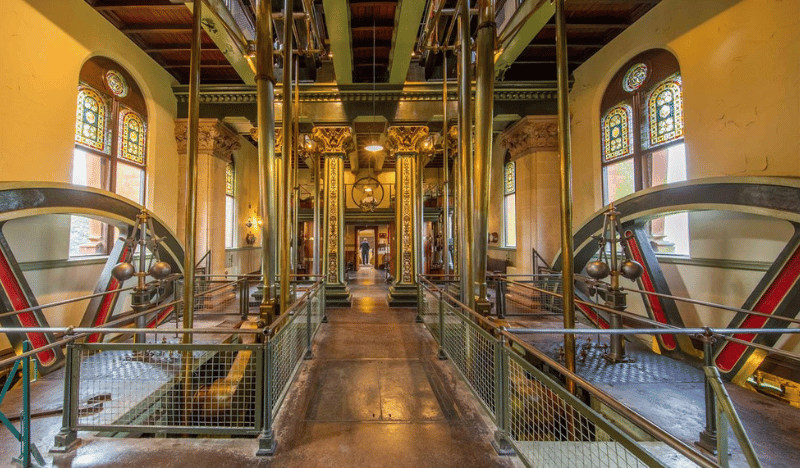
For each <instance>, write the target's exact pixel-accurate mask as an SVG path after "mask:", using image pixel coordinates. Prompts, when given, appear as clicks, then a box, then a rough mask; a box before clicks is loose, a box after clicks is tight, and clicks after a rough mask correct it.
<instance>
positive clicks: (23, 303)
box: [0, 249, 56, 366]
mask: <svg viewBox="0 0 800 468" xmlns="http://www.w3.org/2000/svg"><path fill="white" fill-rule="evenodd" d="M0 284H1V285H2V287H3V290H4V291H5V293H6V296H8V299H9V301H10V302H11V306H12V307H13V310H22V309H27V308H29V307H31V304H30V301H29V300H28V298H27V297H26V296H25V293H24V292H23V291H22V287H21V286H20V285H19V281H18V280H17V277H16V275H14V272H13V271H12V269H11V265H9V263H8V259H7V258H6V254H5V252H3V251H2V249H0ZM17 319H18V320H19V323H20V324H21V325H22V326H23V327H39V326H41V325H42V324H41V323H39V320H38V319H37V318H36V315H34V313H33V312H25V313H22V314H17ZM25 335H26V336H27V337H28V341H30V342H31V345H32V346H33V349H37V348H41V347H44V346H47V345H48V344H50V340H48V339H47V336H45V335H44V333H26V334H25ZM36 358H37V359H38V360H39V363H40V364H41V365H43V366H49V365H51V364H53V363H54V362H55V360H56V353H55V352H54V351H53V350H52V349H48V350H45V351H42V352H40V353H37V354H36Z"/></svg>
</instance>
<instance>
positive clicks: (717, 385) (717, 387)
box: [703, 366, 761, 468]
mask: <svg viewBox="0 0 800 468" xmlns="http://www.w3.org/2000/svg"><path fill="white" fill-rule="evenodd" d="M703 372H705V374H706V380H707V381H708V383H709V384H710V385H711V388H712V389H713V390H714V394H715V395H716V396H717V400H719V405H720V408H721V411H722V412H724V413H725V415H727V416H728V422H729V423H730V425H731V429H733V433H734V434H736V439H737V440H738V441H739V448H741V449H742V453H743V454H744V457H745V459H746V460H747V465H748V466H750V467H751V468H761V462H760V461H759V460H758V455H756V451H755V449H754V448H753V444H752V443H750V438H749V437H747V431H745V429H744V425H742V420H741V419H739V414H738V413H737V412H736V408H735V407H734V406H733V401H731V397H730V395H728V391H727V390H725V386H724V385H723V384H722V379H721V378H720V376H719V370H718V369H717V368H716V367H713V366H711V367H708V366H707V367H704V368H703ZM725 438H726V440H725V444H726V445H725V446H724V447H725V449H724V452H725V453H724V454H722V453H720V458H721V459H722V458H723V456H724V457H727V456H728V453H727V452H728V450H727V434H725Z"/></svg>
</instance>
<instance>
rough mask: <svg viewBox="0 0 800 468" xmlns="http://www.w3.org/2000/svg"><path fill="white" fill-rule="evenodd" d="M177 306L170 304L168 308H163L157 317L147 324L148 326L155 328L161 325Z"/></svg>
mask: <svg viewBox="0 0 800 468" xmlns="http://www.w3.org/2000/svg"><path fill="white" fill-rule="evenodd" d="M174 308H175V306H169V307H167V308H166V309H164V310H162V311H161V312H159V313H158V315H156V317H155V318H154V319H153V320H151V321H150V323H148V324H147V328H155V327H157V326H159V325H161V322H163V321H164V319H165V318H167V316H168V315H169V314H170V313H171V312H172V310H173V309H174Z"/></svg>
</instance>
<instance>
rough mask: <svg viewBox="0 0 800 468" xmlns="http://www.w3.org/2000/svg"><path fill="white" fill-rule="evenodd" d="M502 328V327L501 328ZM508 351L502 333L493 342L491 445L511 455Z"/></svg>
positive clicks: (501, 453) (512, 452)
mask: <svg viewBox="0 0 800 468" xmlns="http://www.w3.org/2000/svg"><path fill="white" fill-rule="evenodd" d="M501 330H502V329H501ZM507 383H508V351H507V350H506V337H505V335H503V334H502V333H501V334H500V337H499V338H498V339H497V340H495V342H494V415H495V422H496V423H497V430H496V431H495V432H494V440H493V441H492V446H493V447H494V449H495V450H496V451H497V453H498V454H499V455H513V454H514V447H512V446H511V443H510V442H509V440H508V429H509V421H508V419H509V418H508V416H509V412H508V411H507V408H506V407H507V406H508V402H509V390H508V385H507Z"/></svg>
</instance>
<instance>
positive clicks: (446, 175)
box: [442, 50, 452, 275]
mask: <svg viewBox="0 0 800 468" xmlns="http://www.w3.org/2000/svg"><path fill="white" fill-rule="evenodd" d="M447 123H448V122H447V51H446V50H445V51H444V54H443V55H442V159H444V169H443V171H442V179H443V183H442V185H443V186H444V188H443V192H444V200H443V203H442V212H443V213H444V216H443V217H442V218H443V221H444V226H442V237H443V238H444V246H443V247H442V248H443V249H444V252H442V254H443V255H442V260H443V261H444V274H445V275H449V274H450V273H452V271H451V270H450V236H451V234H452V233H451V232H450V142H449V141H448V127H447Z"/></svg>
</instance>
